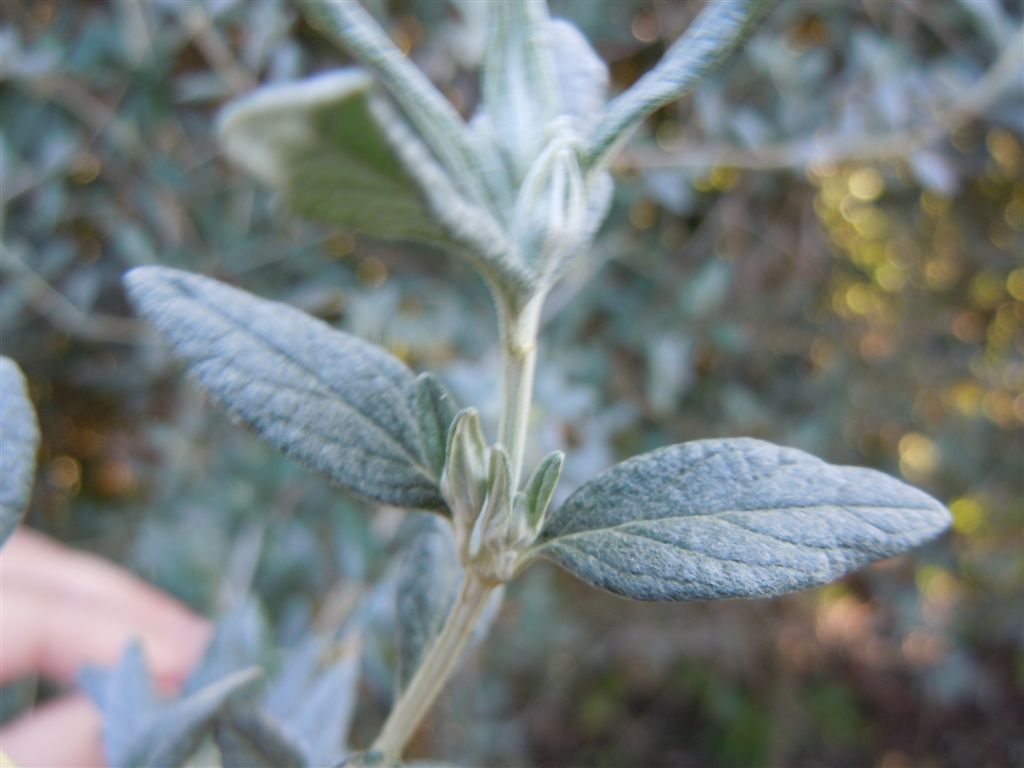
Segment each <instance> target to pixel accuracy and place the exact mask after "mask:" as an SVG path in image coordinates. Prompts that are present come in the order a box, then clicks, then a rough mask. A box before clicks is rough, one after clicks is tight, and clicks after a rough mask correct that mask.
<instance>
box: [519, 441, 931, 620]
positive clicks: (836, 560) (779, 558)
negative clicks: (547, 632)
mask: <svg viewBox="0 0 1024 768" xmlns="http://www.w3.org/2000/svg"><path fill="white" fill-rule="evenodd" d="M949 523H950V515H949V512H948V511H947V510H946V508H945V507H943V506H942V505H941V504H940V503H939V502H937V501H936V500H935V499H933V498H931V497H930V496H928V495H927V494H925V493H923V492H921V491H919V490H917V489H915V488H911V487H910V486H908V485H906V484H904V483H902V482H900V481H899V480H896V479H895V478H893V477H890V476H888V475H885V474H883V473H881V472H877V471H875V470H871V469H864V468H860V467H838V466H832V465H830V464H826V463H825V462H823V461H821V460H820V459H817V458H815V457H813V456H810V455H809V454H806V453H804V452H802V451H799V450H796V449H793V448H781V447H779V446H776V445H772V444H771V443H766V442H763V441H760V440H753V439H746V438H740V439H732V440H698V441H694V442H690V443H682V444H679V445H673V446H669V447H666V448H662V449H660V450H658V451H654V452H652V453H647V454H643V455H641V456H637V457H635V458H633V459H630V460H628V461H625V462H623V463H622V464H619V465H617V466H615V467H612V468H611V469H609V470H607V471H605V472H603V473H602V474H600V475H598V477H596V478H595V479H594V480H591V481H590V482H587V483H585V484H584V485H583V486H581V487H580V488H579V489H578V490H577V491H576V492H575V493H573V494H572V495H571V496H570V497H569V499H567V500H566V502H565V504H564V505H563V506H562V507H561V508H559V509H558V511H557V512H556V513H554V514H553V515H552V516H551V518H550V519H549V521H548V523H547V524H546V525H545V527H544V530H543V532H542V534H541V538H540V540H539V542H538V548H537V549H536V550H535V551H536V553H537V554H540V555H542V556H544V557H547V558H549V559H551V560H553V561H555V562H556V563H558V564H559V565H561V566H563V567H564V568H566V569H567V570H569V571H571V572H572V573H574V574H575V575H577V576H579V577H580V578H581V579H583V580H584V581H587V582H589V583H590V584H593V585H595V586H598V587H602V588H604V589H607V590H609V591H611V592H614V593H616V594H619V595H623V596H625V597H630V598H633V599H636V600H695V599H715V598H731V597H768V596H772V595H778V594H781V593H784V592H790V591H794V590H798V589H805V588H808V587H814V586H818V585H821V584H826V583H828V582H830V581H832V580H834V579H836V578H838V577H840V576H842V575H844V574H846V573H849V572H850V571H853V570H855V569H857V568H859V567H861V566H863V565H866V564H867V563H870V562H872V561H874V560H879V559H882V558H885V557H889V556H891V555H895V554H898V553H900V552H904V551H906V550H907V549H910V548H911V547H914V546H916V545H918V544H921V543H922V542H924V541H927V540H928V539H930V538H932V537H934V536H936V535H938V534H939V533H941V532H942V531H943V530H945V528H946V527H947V526H948V525H949Z"/></svg>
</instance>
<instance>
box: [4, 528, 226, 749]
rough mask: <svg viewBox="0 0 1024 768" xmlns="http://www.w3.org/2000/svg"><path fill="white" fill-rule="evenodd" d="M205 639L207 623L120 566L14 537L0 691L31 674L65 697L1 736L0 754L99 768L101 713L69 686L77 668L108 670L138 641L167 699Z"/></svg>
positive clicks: (41, 539) (8, 550)
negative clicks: (56, 686) (59, 687)
mask: <svg viewBox="0 0 1024 768" xmlns="http://www.w3.org/2000/svg"><path fill="white" fill-rule="evenodd" d="M209 634H210V628H209V625H208V624H207V622H206V621H204V620H203V619H201V618H200V617H198V616H196V615H195V614H194V613H192V612H191V611H190V610H188V609H187V608H186V607H185V606H184V605H182V604H181V603H179V602H178V601H176V600H175V599H173V598H172V597H170V596H168V595H166V594H164V593H163V592H160V591H159V590H157V589H154V588H153V587H151V586H149V585H148V584H146V583H144V582H143V581H141V580H140V579H138V578H137V577H136V576H134V575H132V574H130V573H128V572H127V571H125V570H123V569H122V568H119V567H117V566H115V565H113V564H112V563H109V562H107V561H105V560H103V559H102V558H99V557H97V556H94V555H90V554H85V553H82V552H78V551H75V550H72V549H69V548H67V547H65V546H63V545H61V544H59V543H57V542H55V541H53V540H52V539H49V538H47V537H46V536H43V535H41V534H39V533H36V532H34V531H31V530H28V529H24V528H22V529H20V530H18V531H17V532H15V534H14V535H13V536H12V537H11V538H10V540H9V541H8V542H7V543H6V544H5V545H4V548H3V549H2V550H0V685H4V684H7V683H10V682H13V681H15V680H18V679H21V678H25V677H29V676H38V677H40V678H43V679H46V680H48V681H52V682H54V683H57V684H59V685H62V686H65V687H66V690H67V692H66V693H64V694H63V695H61V696H60V697H59V698H56V699H51V700H50V701H48V702H46V703H45V704H42V705H41V706H38V707H36V708H34V709H33V710H32V711H30V712H28V713H27V714H23V715H21V716H19V717H17V718H16V719H15V720H13V721H12V722H10V723H8V724H7V725H6V726H4V727H3V728H2V729H0V752H2V753H3V754H4V755H6V756H7V757H8V758H9V759H10V760H12V761H13V762H14V764H15V765H17V766H20V767H21V768H29V767H30V766H31V767H33V768H34V767H36V766H38V767H39V768H42V767H43V766H60V768H85V767H86V766H89V767H92V766H102V765H104V760H103V747H102V741H101V718H100V713H99V710H98V709H97V708H96V707H95V705H93V703H92V702H91V701H90V700H89V699H88V698H87V697H86V696H85V695H84V694H83V693H82V692H80V691H78V690H77V689H76V686H75V682H76V678H77V675H78V672H79V670H80V669H81V668H82V667H83V666H85V665H100V666H109V665H111V664H114V663H115V662H116V661H117V660H118V659H119V658H120V656H121V654H122V653H123V652H124V649H125V647H126V646H127V645H128V644H129V643H130V642H131V641H132V640H133V639H139V640H140V641H141V643H142V647H143V649H144V651H145V655H146V661H147V663H148V664H149V666H150V669H151V671H152V672H153V675H154V677H155V679H156V681H157V685H158V687H159V688H160V689H161V691H162V692H164V693H165V694H166V693H171V692H173V691H175V690H177V689H178V688H179V687H180V686H181V684H182V682H183V681H184V679H185V678H186V677H187V676H188V674H189V672H190V671H191V670H192V668H193V667H194V666H195V665H196V663H197V662H198V661H199V659H200V657H201V656H202V653H203V650H204V648H205V647H206V643H207V640H208V639H209Z"/></svg>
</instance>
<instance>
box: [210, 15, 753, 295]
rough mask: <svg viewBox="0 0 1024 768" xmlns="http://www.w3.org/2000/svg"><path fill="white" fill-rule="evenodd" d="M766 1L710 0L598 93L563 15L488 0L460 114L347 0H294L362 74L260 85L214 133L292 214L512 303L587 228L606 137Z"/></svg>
mask: <svg viewBox="0 0 1024 768" xmlns="http://www.w3.org/2000/svg"><path fill="white" fill-rule="evenodd" d="M770 3H771V0H717V2H715V3H712V4H709V6H708V8H707V9H706V10H705V11H704V12H703V13H702V14H701V16H700V17H699V18H698V19H697V21H696V22H695V23H694V24H693V25H691V27H690V28H689V29H688V30H687V31H686V34H684V35H683V37H682V38H680V40H679V41H678V42H677V43H676V44H674V45H673V46H672V47H671V48H670V49H669V51H668V52H667V53H666V55H665V57H664V58H663V59H662V61H661V62H660V63H659V65H658V66H657V67H655V68H654V69H653V70H651V71H650V72H649V73H647V74H646V75H645V76H644V77H643V78H641V79H640V80H639V81H638V82H637V83H636V84H635V85H634V86H633V87H631V88H630V89H628V90H627V91H626V92H625V93H623V94H621V95H620V96H618V97H616V98H615V99H612V100H611V101H608V99H607V91H608V69H607V67H606V66H605V64H604V62H603V61H602V60H601V58H600V57H599V56H598V55H597V54H596V53H595V52H594V50H593V49H592V48H591V46H590V44H589V43H588V41H587V40H586V38H585V37H584V36H583V34H581V33H580V31H579V30H578V29H577V28H576V27H575V26H573V25H572V24H570V23H568V22H566V21H564V20H561V19H552V18H550V17H549V16H548V12H547V7H546V3H545V2H544V1H543V0H492V2H490V3H489V4H488V13H489V15H490V17H491V18H490V22H491V23H490V35H489V40H488V45H487V52H486V55H485V58H484V61H483V71H482V76H481V93H482V97H483V98H482V104H481V106H480V109H479V110H478V111H477V113H476V115H475V116H474V118H473V119H472V120H471V121H469V123H466V122H464V121H463V120H462V118H461V116H460V115H459V114H458V113H457V112H456V111H455V110H454V108H453V107H452V106H451V104H450V103H448V101H447V100H446V99H445V98H444V96H442V95H441V94H440V93H439V92H438V91H437V89H436V88H434V87H433V85H432V84H431V83H430V82H429V80H427V78H426V77H425V76H424V75H423V73H422V72H420V71H419V70H418V69H416V67H415V66H413V65H412V63H411V62H410V61H409V60H408V59H407V58H406V57H405V56H404V54H403V53H402V52H401V51H400V50H398V48H396V46H395V45H394V43H393V42H392V41H391V40H390V38H389V37H388V35H387V34H386V33H385V32H384V31H383V30H382V29H381V28H380V27H379V26H378V25H377V24H376V22H375V21H374V20H373V18H372V17H371V16H370V15H369V14H368V13H366V12H365V11H364V10H363V9H362V8H361V7H360V5H359V4H358V2H356V1H355V0H306V2H305V3H304V7H305V8H306V10H307V15H308V17H309V19H310V21H311V22H312V23H313V24H314V25H315V26H317V27H318V28H320V29H321V30H322V31H323V32H324V34H326V35H327V36H328V37H330V38H332V39H334V40H336V41H337V42H339V43H340V44H341V45H342V46H343V47H344V48H347V49H348V50H349V52H350V53H351V54H352V55H353V56H354V57H355V58H357V59H358V60H359V61H360V63H361V64H362V65H364V66H365V67H366V71H363V70H359V69H349V70H342V71H339V72H335V73H329V74H325V75H320V76H318V77H314V78H311V79H309V80H306V81H303V82H299V83H289V84H282V85H274V86H269V87H266V88H262V89H260V90H259V91H257V92H256V93H254V94H252V95H250V96H248V97H245V98H242V99H240V100H239V101H237V102H236V103H234V104H232V105H229V107H228V108H227V109H226V110H225V112H224V114H223V116H222V120H221V123H220V136H221V139H222V143H223V145H224V148H225V151H226V153H227V154H228V156H229V157H230V158H231V159H232V160H233V161H234V162H236V163H237V164H238V165H239V166H240V167H242V168H245V169H247V170H248V171H250V172H251V173H253V175H255V176H256V177H257V178H260V179H261V180H263V181H264V182H266V183H268V184H269V185H271V186H272V187H274V188H275V189H277V190H278V191H280V192H281V193H282V194H283V196H284V198H285V199H286V200H287V201H288V203H289V204H290V207H291V208H292V210H293V211H295V212H296V213H298V214H300V215H303V216H306V217H308V218H312V219H314V220H317V221H320V222H323V223H327V224H331V225H335V226H342V227H344V228H346V229H349V230H353V231H356V232H359V233H362V234H367V235H370V236H373V237H382V238H394V239H401V240H414V241H419V242H424V243H428V244H431V245H436V246H440V247H442V248H444V249H446V250H448V251H451V252H457V253H460V254H462V255H463V256H465V257H467V258H468V259H469V260H470V262H471V263H472V264H474V266H476V267H477V268H478V269H479V270H480V271H481V273H482V274H483V275H484V277H485V278H486V279H487V280H488V282H489V283H490V285H491V286H492V288H493V289H494V290H495V291H496V292H497V293H498V294H500V295H502V296H504V297H505V299H506V300H510V301H512V302H513V303H515V302H523V303H525V301H527V300H528V299H529V298H530V297H531V296H533V295H536V294H538V293H543V292H544V291H546V290H548V289H549V288H550V286H551V284H552V283H553V282H554V281H555V280H556V279H557V278H558V276H559V274H560V273H561V271H562V270H563V269H564V268H565V266H566V265H567V264H568V262H569V261H570V260H571V259H572V258H573V257H574V256H575V255H576V254H577V253H579V252H580V251H582V250H584V249H585V247H586V245H587V244H588V243H589V242H590V240H592V238H593V236H594V235H595V234H596V232H597V230H598V228H599V227H600V224H601V222H602V221H603V219H604V217H605V215H606V214H607V211H608V207H609V204H610V201H611V192H612V182H611V177H610V174H609V173H608V171H607V167H608V164H609V162H610V160H611V158H612V157H613V155H614V154H615V152H616V151H617V150H618V148H619V147H620V146H621V145H622V144H623V143H624V142H625V140H626V139H627V138H628V137H629V135H630V134H631V133H632V132H633V130H635V128H636V127H637V126H638V125H639V124H640V123H641V122H642V121H643V120H644V119H645V118H646V116H647V115H649V114H651V113H652V112H653V111H655V110H656V109H657V108H659V107H660V106H662V105H664V104H666V103H668V102H670V101H672V100H674V99H676V98H679V97H680V96H681V95H682V94H683V93H685V92H686V91H687V90H689V89H690V88H691V87H692V86H693V85H694V84H695V83H696V82H697V81H698V80H699V79H700V78H701V77H702V76H703V75H704V74H706V73H707V72H708V71H709V70H711V69H713V68H714V67H715V66H717V64H718V63H720V62H721V61H722V60H723V59H724V58H725V56H726V54H727V53H728V52H729V51H731V50H732V48H733V47H734V46H735V45H736V44H737V42H738V41H739V40H740V39H741V38H742V37H743V36H744V34H745V33H746V32H748V31H749V30H750V29H751V28H752V27H753V25H754V24H755V23H756V21H757V20H758V19H759V18H760V17H761V16H763V15H764V13H765V11H766V9H767V8H768V7H769V5H770ZM371 73H372V75H373V77H372V78H371V76H370V75H371ZM376 85H380V86H383V88H382V89H379V90H378V88H376V87H375V86H376ZM381 91H384V92H386V94H387V97H390V98H386V97H385V94H384V93H381Z"/></svg>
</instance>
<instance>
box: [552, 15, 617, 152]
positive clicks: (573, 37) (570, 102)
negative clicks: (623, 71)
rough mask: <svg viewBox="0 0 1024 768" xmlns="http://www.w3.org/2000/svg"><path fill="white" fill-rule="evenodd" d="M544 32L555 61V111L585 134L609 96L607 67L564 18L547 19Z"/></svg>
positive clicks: (592, 125)
mask: <svg viewBox="0 0 1024 768" xmlns="http://www.w3.org/2000/svg"><path fill="white" fill-rule="evenodd" d="M544 34H545V37H546V39H547V45H548V48H549V50H550V51H551V55H552V57H553V60H554V70H555V82H556V85H557V89H558V112H559V113H560V114H563V115H568V116H569V117H570V118H572V120H573V125H574V128H575V130H576V132H577V134H578V135H580V136H588V135H589V134H590V132H591V131H592V130H593V129H594V126H595V125H597V121H598V119H599V118H600V116H601V110H602V109H603V108H604V104H605V100H606V99H607V97H608V67H607V66H606V65H605V63H604V60H602V59H601V57H600V56H598V55H597V53H596V52H595V51H594V49H593V48H592V47H591V45H590V42H589V41H588V40H587V38H586V37H585V36H584V35H583V33H582V32H580V30H579V29H577V28H576V26H575V25H573V24H572V23H570V22H568V21H566V20H565V19H551V20H550V21H548V23H547V24H546V25H545V26H544Z"/></svg>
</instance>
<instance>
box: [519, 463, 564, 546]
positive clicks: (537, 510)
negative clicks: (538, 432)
mask: <svg viewBox="0 0 1024 768" xmlns="http://www.w3.org/2000/svg"><path fill="white" fill-rule="evenodd" d="M564 464H565V454H564V453H562V452H561V451H552V452H551V453H549V454H548V455H547V456H545V457H544V459H543V460H541V462H540V464H538V465H537V468H536V469H535V470H534V471H533V475H531V476H530V479H529V480H528V481H527V483H526V488H525V489H523V500H524V503H525V505H526V510H525V511H526V520H527V522H528V523H529V526H530V528H531V529H533V530H534V531H536V530H537V529H538V528H539V527H540V524H541V522H542V521H543V519H544V515H545V514H546V513H547V510H548V505H549V504H551V497H552V496H553V495H554V493H555V486H557V485H558V478H559V477H561V476H562V466H563V465H564Z"/></svg>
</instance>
